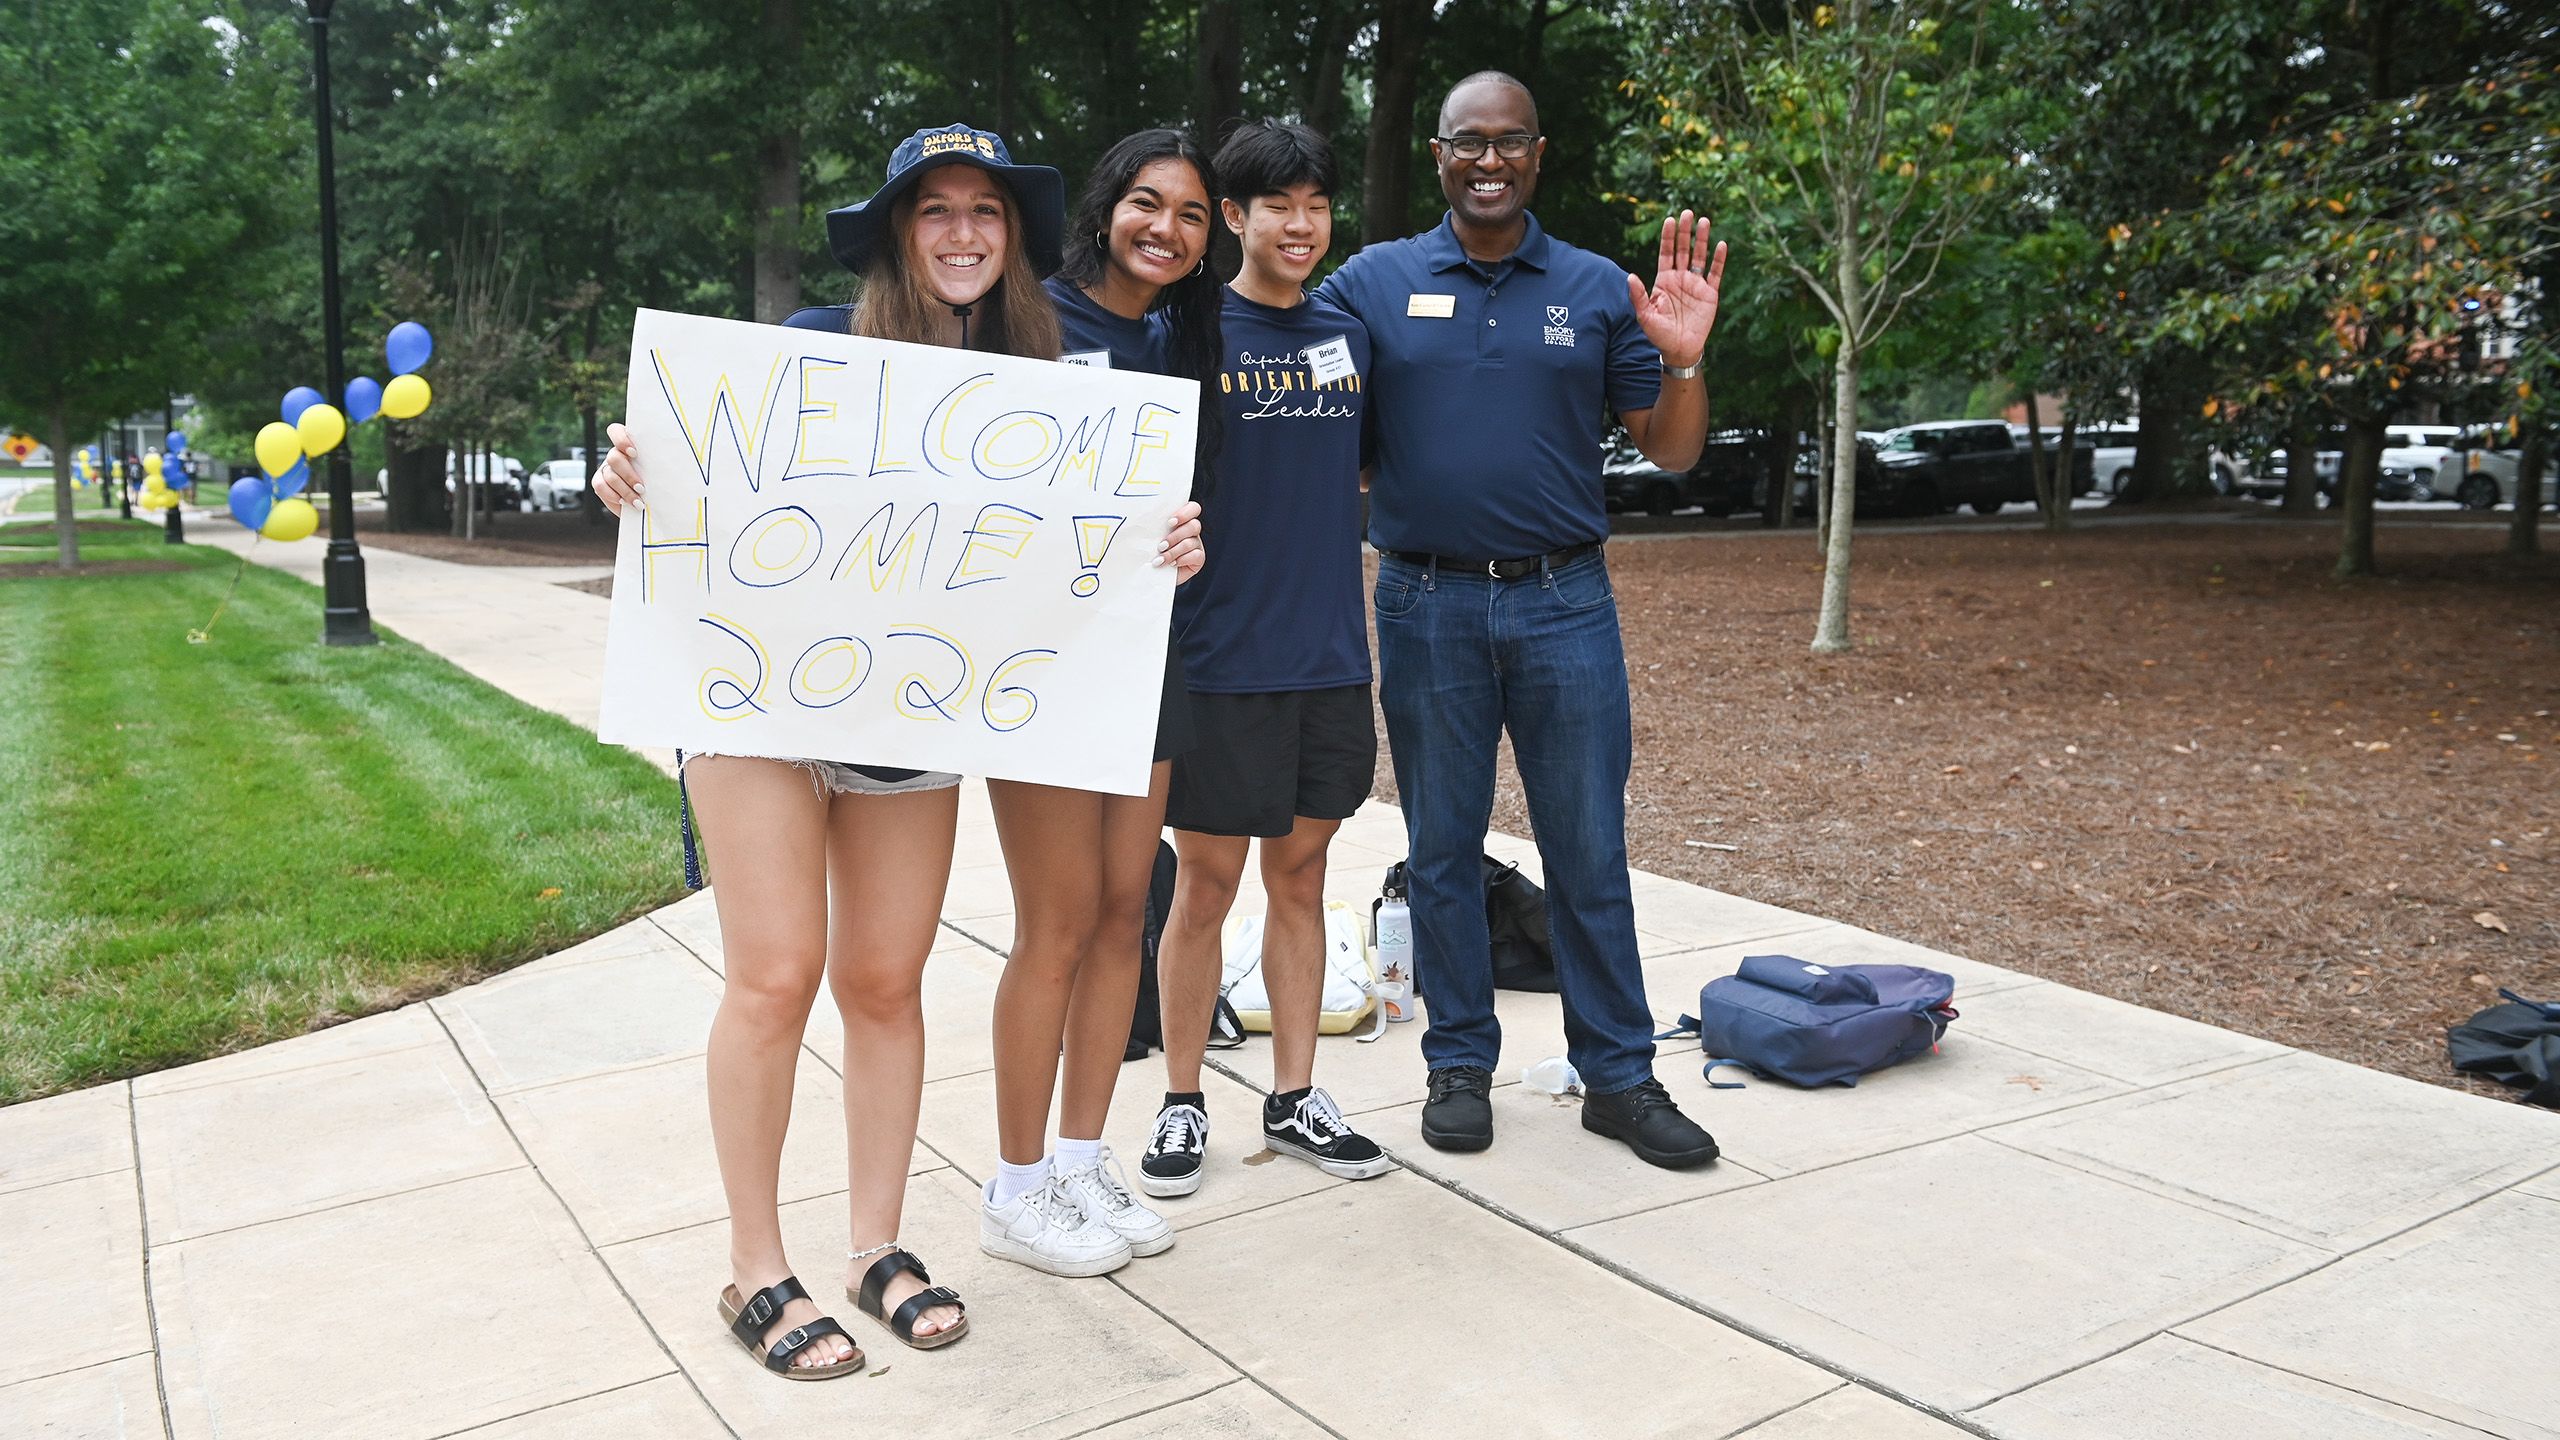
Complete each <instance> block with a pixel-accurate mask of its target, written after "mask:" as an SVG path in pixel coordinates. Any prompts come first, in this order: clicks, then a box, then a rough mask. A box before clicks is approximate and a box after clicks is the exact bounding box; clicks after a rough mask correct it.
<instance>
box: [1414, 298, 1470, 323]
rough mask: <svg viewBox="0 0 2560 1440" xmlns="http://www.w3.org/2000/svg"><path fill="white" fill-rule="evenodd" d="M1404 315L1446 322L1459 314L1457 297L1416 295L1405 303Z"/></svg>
mask: <svg viewBox="0 0 2560 1440" xmlns="http://www.w3.org/2000/svg"><path fill="white" fill-rule="evenodd" d="M1404 313H1405V314H1407V315H1418V316H1421V317H1423V318H1425V319H1430V320H1446V319H1448V318H1449V317H1450V316H1452V315H1455V314H1457V313H1458V297H1457V296H1455V295H1415V296H1413V297H1412V298H1410V299H1408V300H1406V301H1405V302H1404Z"/></svg>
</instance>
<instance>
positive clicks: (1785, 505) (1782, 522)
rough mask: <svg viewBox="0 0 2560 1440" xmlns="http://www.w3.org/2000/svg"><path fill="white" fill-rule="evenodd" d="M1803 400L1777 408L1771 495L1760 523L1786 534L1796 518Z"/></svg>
mask: <svg viewBox="0 0 2560 1440" xmlns="http://www.w3.org/2000/svg"><path fill="white" fill-rule="evenodd" d="M1804 409H1805V406H1804V397H1803V396H1801V395H1797V396H1793V397H1791V398H1790V399H1788V400H1787V402H1786V403H1785V404H1783V405H1781V406H1779V407H1778V429H1777V433H1776V434H1775V435H1774V436H1773V437H1772V438H1773V439H1774V440H1775V441H1776V443H1775V444H1773V445H1771V446H1770V447H1769V478H1768V482H1767V483H1768V486H1769V493H1768V495H1767V496H1766V497H1764V498H1763V499H1762V500H1761V502H1760V523H1761V525H1763V526H1764V527H1766V528H1769V529H1773V530H1783V529H1785V528H1787V527H1788V526H1789V525H1792V524H1794V523H1795V518H1796V458H1797V456H1798V455H1800V454H1801V453H1802V443H1803V442H1802V439H1801V437H1802V435H1803V434H1804Z"/></svg>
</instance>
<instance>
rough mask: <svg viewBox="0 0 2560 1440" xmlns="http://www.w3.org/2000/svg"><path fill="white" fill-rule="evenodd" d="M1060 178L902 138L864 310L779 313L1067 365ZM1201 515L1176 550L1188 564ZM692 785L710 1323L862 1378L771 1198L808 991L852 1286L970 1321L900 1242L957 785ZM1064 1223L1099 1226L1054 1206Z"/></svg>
mask: <svg viewBox="0 0 2560 1440" xmlns="http://www.w3.org/2000/svg"><path fill="white" fill-rule="evenodd" d="M1063 190H1064V186H1063V184H1062V182H1061V181H1060V178H1059V176H1058V172H1057V171H1055V170H1052V169H1049V168H1048V167H1046V166H1036V165H1015V164H1013V163H1012V161H1011V157H1010V156H1009V155H1008V154H1007V152H1006V150H1005V146H1004V142H1003V141H1002V140H1001V139H999V138H997V137H996V136H994V135H990V134H987V133H985V132H983V131H977V130H972V129H970V128H969V127H967V126H964V125H952V126H944V127H941V128H940V129H935V130H921V131H918V132H916V134H915V135H913V136H911V137H909V139H908V140H907V141H906V142H905V143H904V144H901V145H900V146H899V147H898V149H897V151H896V153H895V154H894V155H893V156H892V157H891V159H890V162H889V174H888V178H887V180H886V181H885V182H884V183H883V184H882V185H881V187H880V189H879V191H878V192H877V193H875V194H874V195H873V196H872V197H871V198H870V199H869V200H867V201H864V202H863V203H861V204H859V205H853V206H849V207H847V208H845V209H842V210H836V211H833V212H830V213H829V214H828V216H827V238H828V243H829V245H830V247H831V248H832V249H833V250H834V252H835V255H836V258H837V259H839V260H840V261H842V262H843V263H844V264H845V266H846V267H847V268H848V269H851V270H853V271H855V272H857V273H859V274H861V275H862V276H863V279H864V284H863V291H862V300H861V302H860V304H859V305H856V306H843V305H837V306H820V307H814V308H811V309H807V310H802V311H800V312H798V313H797V314H795V315H793V316H792V317H791V318H790V320H789V321H788V322H786V323H788V324H791V325H794V326H799V327H803V328H808V329H817V330H833V331H839V332H849V333H853V334H858V335H867V336H873V337H876V338H880V339H887V340H902V341H907V342H910V343H914V344H924V345H946V346H959V347H966V348H969V349H975V350H988V351H998V352H1002V353H1006V354H1012V355H1023V356H1029V357H1032V358H1035V359H1044V360H1049V359H1055V358H1056V357H1057V354H1058V327H1057V317H1056V312H1055V310H1054V309H1053V307H1052V306H1051V304H1050V301H1049V298H1048V296H1047V295H1046V294H1045V293H1044V292H1043V291H1042V290H1041V288H1040V277H1041V274H1042V273H1043V272H1044V271H1047V270H1051V269H1054V268H1055V267H1056V265H1057V262H1058V249H1059V246H1058V233H1059V229H1060V224H1061V221H1062V219H1063V216H1062V211H1063V209H1064V205H1063V203H1062V201H1063ZM613 436H614V453H613V454H612V456H611V457H610V458H609V459H608V460H607V462H606V464H605V467H604V468H603V469H602V470H600V471H598V472H597V475H596V481H595V491H596V496H597V498H598V499H599V500H601V501H603V502H604V503H605V505H606V506H607V507H609V508H611V509H612V510H613V511H614V513H616V514H617V515H619V514H621V513H623V511H624V509H625V507H626V506H629V505H631V504H633V503H635V502H637V501H639V500H640V499H641V497H642V494H643V486H642V482H641V477H640V468H639V459H638V456H637V454H636V452H635V451H634V450H633V447H632V444H631V440H630V437H629V434H628V432H627V431H625V430H624V429H623V427H621V426H619V425H616V426H614V427H613ZM1194 513H1196V512H1193V511H1182V512H1177V517H1176V518H1177V526H1176V528H1175V530H1174V531H1173V533H1172V534H1171V535H1170V536H1169V537H1168V541H1167V545H1166V548H1165V552H1164V553H1165V555H1166V559H1167V560H1168V562H1170V563H1173V564H1175V565H1176V566H1177V567H1179V568H1180V570H1181V571H1182V572H1183V573H1188V572H1190V571H1193V570H1196V569H1197V568H1198V565H1199V554H1198V543H1197V538H1196V537H1197V533H1198V528H1197V526H1196V525H1193V524H1190V523H1188V522H1189V521H1190V519H1191V516H1192V515H1193V514H1194ZM683 774H684V778H685V782H686V786H687V789H688V791H689V793H690V795H691V797H692V802H693V806H694V810H695V812H696V813H697V814H698V815H699V817H700V819H701V825H702V833H703V837H704V839H705V841H706V842H707V844H708V846H709V850H710V856H711V860H712V864H713V866H714V878H715V879H716V880H717V882H718V884H717V886H716V887H715V889H714V892H713V893H714V895H715V896H716V897H717V898H716V903H717V905H718V907H719V915H720V942H721V948H722V951H723V953H724V956H725V982H724V984H723V987H722V991H721V1000H720V1009H719V1012H718V1014H717V1016H716V1017H715V1018H714V1019H713V1021H712V1027H711V1044H710V1055H709V1061H708V1070H709V1077H710V1098H711V1131H712V1140H713V1145H714V1148H715V1149H716V1150H717V1152H718V1155H719V1160H720V1178H721V1183H722V1186H723V1188H724V1189H725V1190H726V1191H727V1195H728V1201H729V1255H730V1272H731V1284H730V1285H729V1287H728V1288H726V1289H724V1290H723V1291H722V1292H721V1297H720V1313H721V1316H722V1318H723V1319H724V1320H726V1321H728V1322H729V1325H730V1328H731V1332H732V1333H733V1334H734V1335H735V1336H736V1337H737V1339H738V1341H739V1343H740V1344H741V1345H744V1346H745V1347H746V1348H747V1350H748V1352H749V1353H750V1354H753V1355H755V1356H756V1357H758V1359H759V1360H761V1361H762V1363H763V1364H764V1365H765V1367H766V1368H768V1369H770V1370H773V1371H775V1372H776V1373H779V1374H782V1375H785V1376H787V1377H789V1378H791V1379H794V1380H816V1379H833V1378H836V1377H838V1376H841V1375H847V1374H855V1373H859V1372H860V1371H861V1370H862V1369H863V1364H864V1362H863V1357H862V1354H861V1352H860V1351H859V1350H857V1349H856V1348H855V1347H854V1345H853V1343H852V1341H851V1339H850V1337H848V1336H846V1335H845V1333H844V1331H843V1329H842V1327H840V1326H838V1325H837V1324H836V1322H835V1321H834V1320H832V1319H829V1318H826V1317H824V1316H822V1315H821V1314H820V1313H819V1312H818V1309H817V1307H816V1306H815V1305H814V1304H813V1303H812V1302H811V1300H810V1299H809V1295H808V1292H807V1290H806V1289H805V1288H804V1287H802V1286H801V1284H800V1282H799V1281H798V1280H797V1279H796V1278H794V1277H793V1275H792V1272H791V1266H790V1264H789V1262H788V1261H787V1260H786V1259H785V1257H784V1255H783V1246H782V1232H781V1225H780V1221H779V1217H778V1214H777V1194H778V1190H779V1184H780V1180H779V1176H780V1167H781V1158H782V1141H783V1133H784V1130H785V1129H786V1128H787V1126H788V1125H789V1123H790V1118H791V1096H792V1077H793V1071H794V1069H795V1066H796V1062H797V1059H798V1055H799V1049H800V1042H801V1036H802V1032H803V1030H804V1029H805V1028H806V1026H807V1024H808V1019H809V1009H810V1006H811V1004H812V1002H813V1001H814V1000H815V999H816V997H817V989H818V985H819V984H820V982H821V981H824V982H826V983H827V984H828V985H829V986H830V988H831V989H832V990H833V992H834V998H835V1003H836V1008H837V1010H838V1011H839V1012H841V1013H842V1015H843V1016H844V1024H845V1043H844V1080H845V1085H844V1093H845V1129H846V1137H847V1152H848V1168H849V1172H850V1173H849V1176H848V1193H847V1204H848V1209H849V1211H850V1220H851V1229H852V1245H851V1249H850V1254H849V1255H848V1257H847V1260H848V1268H847V1270H846V1275H845V1293H846V1295H847V1297H848V1298H849V1299H851V1300H853V1301H854V1303H855V1304H856V1305H857V1306H859V1307H860V1308H861V1309H862V1310H863V1312H864V1313H866V1314H868V1315H870V1316H872V1317H873V1318H874V1319H876V1320H878V1321H880V1323H881V1324H883V1325H884V1326H886V1327H887V1328H888V1329H889V1331H890V1333H891V1334H892V1335H894V1336H895V1337H896V1338H897V1339H899V1340H901V1341H903V1342H905V1343H906V1344H908V1345H911V1346H914V1347H916V1348H918V1349H931V1348H933V1347H936V1346H940V1345H944V1344H948V1343H949V1342H951V1341H953V1340H956V1339H958V1338H960V1336H961V1335H962V1334H963V1333H965V1331H966V1329H967V1326H968V1320H967V1317H966V1315H965V1314H964V1312H963V1308H962V1306H961V1303H960V1297H959V1296H957V1295H955V1294H953V1293H952V1292H951V1291H950V1290H948V1289H945V1288H942V1287H939V1286H935V1285H933V1283H932V1277H931V1276H929V1275H928V1274H927V1273H926V1272H925V1267H924V1264H923V1262H922V1261H920V1260H918V1259H917V1258H916V1257H915V1256H914V1255H912V1254H910V1253H909V1252H908V1251H907V1250H906V1249H905V1248H904V1247H902V1246H901V1245H900V1244H899V1243H898V1238H897V1237H898V1228H899V1220H900V1217H901V1213H902V1211H903V1208H904V1205H905V1200H906V1182H907V1168H908V1161H909V1159H910V1158H911V1156H912V1155H913V1152H914V1149H915V1136H916V1116H917V1111H918V1108H919V1104H920V1100H921V1096H922V1093H923V1084H924V1010H923V1004H922V991H921V985H922V980H923V974H924V964H925V957H926V955H927V953H928V952H930V951H931V949H932V948H933V938H934V933H935V929H936V926H937V923H938V921H939V918H940V913H941V908H942V897H943V891H944V887H945V884H946V882H947V881H948V879H949V877H950V871H951V848H952V839H953V833H954V830H955V827H956V825H957V823H958V815H959V805H958V790H957V788H956V787H957V786H958V785H959V783H960V777H958V776H956V775H948V774H942V773H938V772H926V771H914V770H902V769H889V768H883V767H877V766H869V765H857V764H851V763H846V762H842V761H835V760H816V759H801V760H791V759H765V758H756V757H749V756H735V755H688V756H686V757H685V760H684V766H683ZM1048 1213H1049V1214H1050V1215H1051V1216H1052V1217H1053V1219H1054V1220H1055V1222H1056V1223H1057V1224H1058V1225H1060V1226H1073V1227H1077V1228H1082V1229H1087V1230H1098V1229H1099V1228H1100V1227H1099V1224H1098V1222H1095V1221H1093V1220H1090V1219H1088V1218H1086V1217H1085V1216H1083V1215H1082V1213H1081V1212H1080V1211H1079V1210H1078V1209H1077V1207H1076V1206H1075V1205H1074V1203H1073V1202H1072V1201H1069V1200H1067V1199H1065V1198H1064V1196H1063V1195H1061V1196H1060V1197H1059V1199H1058V1202H1057V1203H1056V1204H1054V1205H1053V1206H1051V1207H1050V1209H1049V1212H1048Z"/></svg>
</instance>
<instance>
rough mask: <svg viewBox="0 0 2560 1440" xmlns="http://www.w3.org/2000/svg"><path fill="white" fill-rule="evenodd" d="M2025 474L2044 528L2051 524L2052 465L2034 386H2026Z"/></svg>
mask: <svg viewBox="0 0 2560 1440" xmlns="http://www.w3.org/2000/svg"><path fill="white" fill-rule="evenodd" d="M2027 474H2028V475H2029V476H2030V477H2031V478H2033V480H2034V481H2035V487H2036V513H2037V514H2039V515H2042V516H2043V517H2044V523H2045V526H2046V528H2048V529H2050V528H2052V525H2053V508H2054V507H2053V491H2054V484H2053V466H2052V465H2051V464H2050V463H2048V462H2047V461H2046V459H2045V453H2044V417H2043V416H2042V415H2041V414H2040V413H2038V410H2037V407H2036V387H2035V386H2033V385H2029V386H2028V387H2027Z"/></svg>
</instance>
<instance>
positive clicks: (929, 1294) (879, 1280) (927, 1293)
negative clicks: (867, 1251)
mask: <svg viewBox="0 0 2560 1440" xmlns="http://www.w3.org/2000/svg"><path fill="white" fill-rule="evenodd" d="M901 1272H905V1273H909V1274H912V1275H914V1276H915V1277H916V1278H917V1279H918V1280H921V1281H923V1282H924V1283H925V1285H926V1286H927V1287H928V1288H926V1289H923V1290H919V1291H917V1292H916V1293H914V1294H913V1295H910V1296H908V1297H907V1298H906V1302H905V1303H904V1304H902V1305H900V1306H899V1307H898V1311H897V1313H896V1314H894V1315H884V1314H882V1313H880V1296H881V1294H882V1292H884V1291H886V1290H887V1289H888V1288H889V1282H890V1281H891V1280H894V1279H896V1278H897V1277H898V1275H899V1274H900V1273H901ZM845 1294H846V1296H847V1297H848V1298H850V1299H851V1300H852V1301H853V1303H854V1304H856V1305H858V1306H860V1307H861V1308H862V1313H863V1314H865V1315H868V1316H870V1317H871V1318H872V1319H874V1320H877V1321H879V1322H880V1323H881V1324H883V1325H886V1326H888V1327H889V1333H890V1334H892V1335H895V1336H897V1337H898V1339H899V1340H901V1341H903V1342H905V1343H906V1344H908V1345H910V1346H913V1347H914V1348H916V1349H918V1350H934V1349H939V1348H940V1347H942V1346H945V1345H948V1344H950V1343H951V1342H952V1341H954V1340H957V1339H959V1338H960V1337H961V1336H963V1335H966V1334H968V1333H969V1313H968V1312H969V1307H968V1306H967V1305H965V1304H963V1303H961V1300H960V1297H959V1296H958V1295H955V1294H953V1293H952V1292H951V1291H950V1290H948V1289H946V1288H944V1287H942V1286H940V1285H936V1284H934V1283H933V1277H932V1276H931V1275H928V1274H926V1273H925V1269H924V1262H923V1261H921V1260H919V1259H917V1258H916V1257H914V1256H913V1255H910V1254H908V1253H907V1252H906V1251H904V1250H899V1249H894V1248H893V1249H891V1250H890V1251H889V1252H888V1253H886V1254H884V1255H882V1256H881V1257H880V1258H879V1259H877V1260H874V1261H872V1262H871V1268H870V1269H868V1270H866V1271H864V1272H862V1290H861V1293H859V1294H856V1293H854V1292H853V1291H851V1290H847V1291H846V1292H845ZM937 1305H949V1306H951V1307H952V1308H954V1309H956V1310H958V1311H960V1318H959V1319H957V1320H955V1321H953V1322H951V1328H950V1329H948V1330H938V1331H935V1332H934V1333H933V1334H931V1335H927V1336H925V1337H924V1338H922V1339H918V1338H916V1317H917V1316H919V1315H922V1314H923V1313H924V1312H926V1311H927V1310H930V1309H932V1308H933V1307H935V1306H937Z"/></svg>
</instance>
